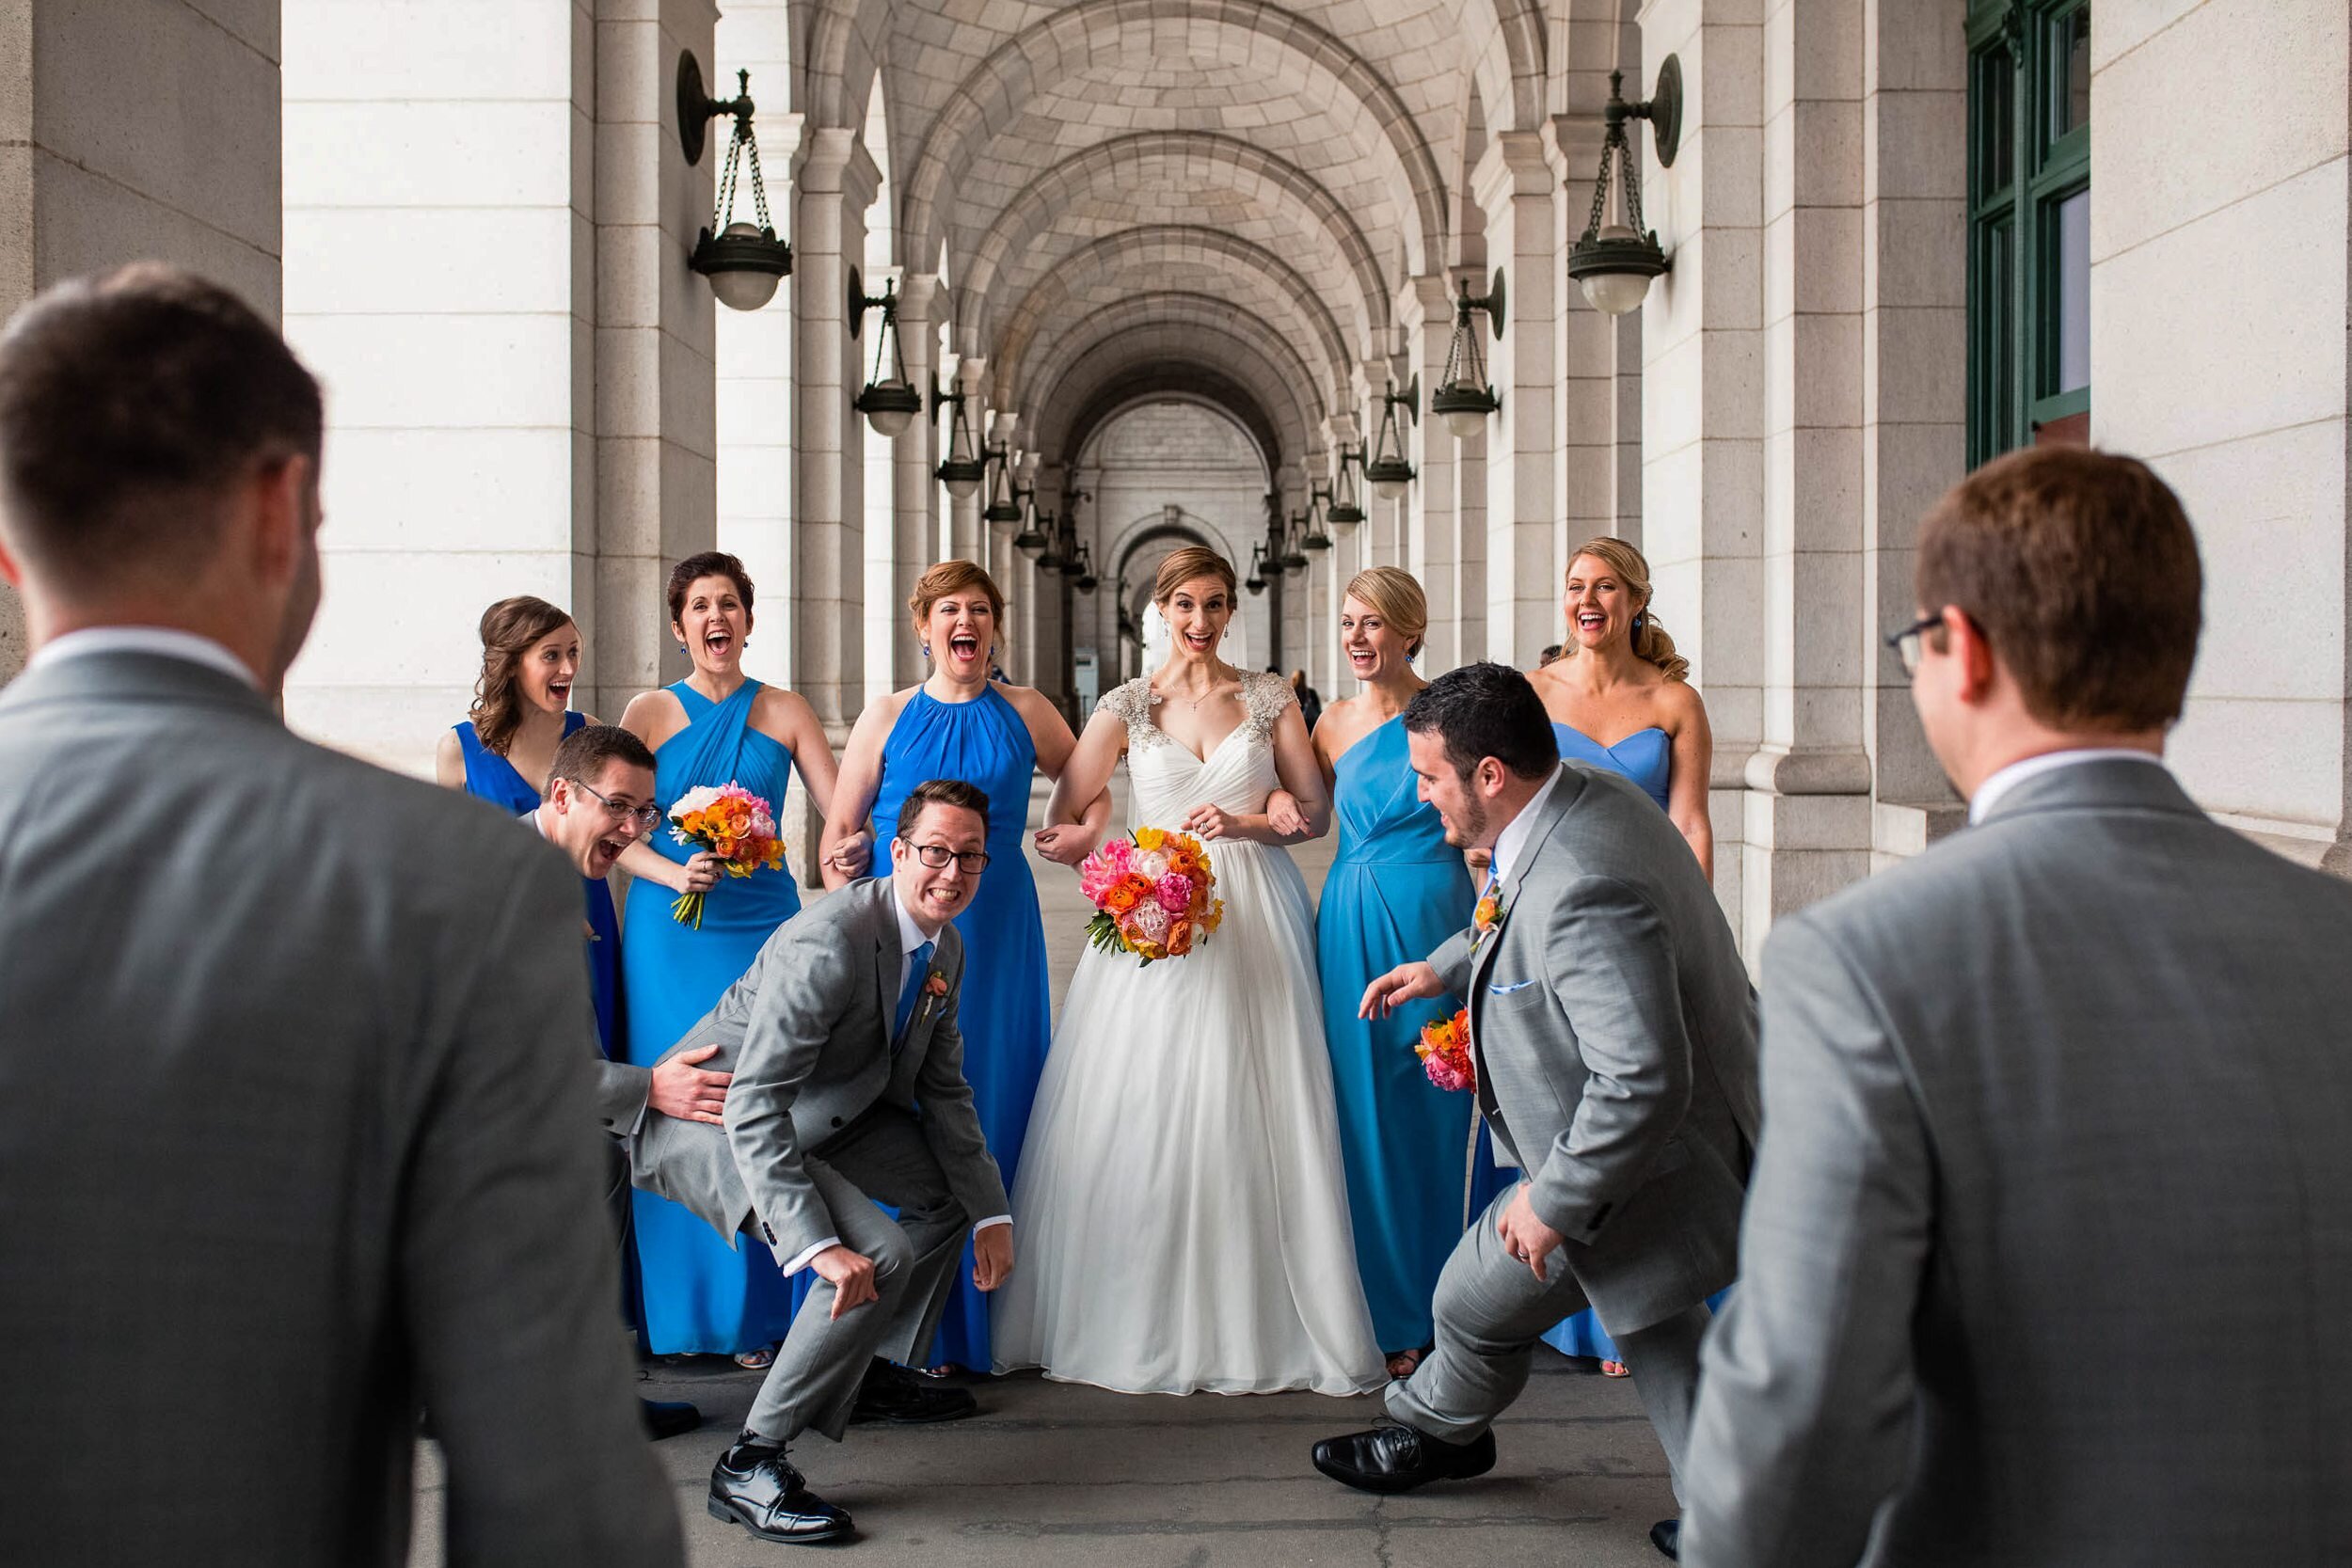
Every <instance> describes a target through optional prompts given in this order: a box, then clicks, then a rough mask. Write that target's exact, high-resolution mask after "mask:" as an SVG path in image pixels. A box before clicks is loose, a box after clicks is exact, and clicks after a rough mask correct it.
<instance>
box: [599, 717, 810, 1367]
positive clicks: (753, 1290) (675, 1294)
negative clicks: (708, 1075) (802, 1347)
mask: <svg viewBox="0 0 2352 1568" xmlns="http://www.w3.org/2000/svg"><path fill="white" fill-rule="evenodd" d="M759 689H760V687H759V682H757V681H754V680H747V681H745V682H744V683H743V684H742V685H741V686H740V687H739V688H738V689H736V691H735V693H734V695H733V696H730V697H729V698H728V699H727V700H726V701H725V702H723V703H713V702H712V701H711V700H710V699H709V698H707V697H706V696H704V695H703V694H702V693H701V692H699V691H696V690H695V689H693V688H692V687H691V686H689V685H687V684H686V683H685V682H684V681H680V682H678V683H677V684H676V685H675V686H673V687H671V688H670V689H669V690H670V694H671V695H672V696H674V697H675V698H676V699H677V700H678V703H679V704H680V705H682V706H683V707H684V708H685V709H686V720H687V726H686V728H684V729H682V730H680V731H678V732H677V734H675V735H674V736H670V738H669V739H667V740H665V741H663V742H662V743H661V748H660V750H659V751H657V752H655V753H654V799H655V800H657V801H658V802H660V806H661V809H662V811H663V812H664V813H665V814H666V813H667V812H668V811H669V809H670V806H671V804H672V803H673V802H674V801H675V800H677V798H678V797H679V796H681V795H683V794H685V793H686V792H687V791H688V790H690V789H692V788H695V787H697V786H698V785H702V784H728V783H734V784H741V785H742V786H743V787H744V788H745V789H748V790H750V791H751V792H752V793H753V794H755V795H757V796H759V797H760V798H761V799H763V800H767V801H768V802H769V803H770V804H771V806H774V807H775V808H776V809H777V810H779V811H781V810H782V809H783V806H784V792H785V787H786V785H787V784H789V783H790V781H791V774H792V753H791V752H788V751H787V750H786V749H785V747H784V746H783V745H781V744H780V743H779V742H777V741H775V740H774V739H772V738H771V737H770V736H764V735H762V734H760V733H759V732H758V731H756V730H755V729H753V728H752V727H751V717H752V704H753V702H754V700H755V699H756V698H757V696H758V695H759ZM644 842H645V843H647V844H650V845H652V846H653V847H654V848H655V849H656V850H657V851H658V852H660V853H661V854H664V855H667V856H668V857H669V858H670V859H672V860H674V861H675V862H677V863H679V864H681V865H682V864H684V863H686V861H687V859H688V857H690V856H691V854H692V853H693V850H692V848H691V847H688V846H685V845H681V844H679V843H678V842H677V841H676V840H675V839H674V838H672V837H671V836H670V831H669V829H668V827H667V826H666V825H665V826H663V827H661V828H660V829H657V830H656V831H655V832H653V833H652V834H650V835H648V836H647V837H646V839H645V840H644ZM673 896H674V895H672V894H671V892H670V890H669V889H668V888H665V887H663V886H661V885H660V884H659V883H656V882H645V883H641V884H639V885H638V886H636V887H634V888H632V889H631V890H630V893H629V897H628V905H627V908H626V909H625V910H624V911H623V914H622V923H623V931H624V937H623V941H622V943H621V974H622V981H623V984H622V996H623V999H624V1001H625V1003H626V1007H625V1009H624V1010H625V1012H626V1014H627V1022H626V1026H625V1030H624V1037H625V1038H626V1040H627V1042H628V1060H629V1061H631V1062H633V1063H635V1064H637V1065H639V1066H641V1067H650V1066H651V1065H652V1064H653V1063H654V1062H655V1061H657V1060H659V1059H660V1055H661V1053H663V1052H665V1051H667V1050H669V1049H670V1047H671V1046H673V1045H675V1044H676V1043H677V1041H678V1039H679V1038H680V1037H682V1036H683V1035H685V1033H686V1031H687V1030H688V1029H690V1028H691V1027H692V1026H693V1024H694V1022H695V1020H697V1019H699V1018H701V1017H702V1016H703V1014H705V1013H707V1012H708V1011H709V1010H710V1007H711V1005H712V1004H713V1003H715V1002H717V1001H718V1000H719V995H720V993H721V992H722V991H723V990H726V989H727V987H729V986H731V985H733V984H734V983H735V982H736V980H737V979H739V978H740V977H741V975H742V974H743V971H744V970H746V969H748V968H750V967H751V962H752V959H753V958H754V957H755V956H756V955H757V954H758V952H759V948H760V944H761V943H763V942H766V941H767V940H768V938H769V935H770V933H771V932H773V931H774V930H775V928H776V927H779V926H781V925H783V924H784V923H785V922H786V921H787V920H789V919H790V918H791V917H792V916H793V915H794V914H796V913H798V912H799V911H800V908H801V894H800V889H799V888H798V887H797V886H796V885H795V884H794V883H793V880H792V873H791V872H790V871H788V870H777V871H755V872H753V873H752V874H751V876H749V877H748V878H744V879H740V880H738V879H735V878H732V877H722V878H721V879H719V885H718V886H716V887H714V888H712V889H711V890H710V892H709V895H707V900H706V902H705V904H704V909H703V923H702V928H701V929H699V930H697V929H695V928H694V927H691V926H681V925H679V924H678V923H677V922H676V921H675V920H673V919H672V918H671V917H670V900H671V898H672V897H673ZM630 1196H631V1201H632V1203H633V1204H634V1209H635V1221H636V1230H637V1264H638V1274H639V1275H640V1277H641V1279H642V1280H643V1282H644V1284H643V1291H642V1295H643V1298H644V1300H643V1306H644V1324H645V1342H646V1348H647V1349H649V1350H651V1351H652V1352H653V1353H654V1354H658V1355H666V1354H679V1353H700V1354H734V1353H736V1352H738V1351H745V1350H751V1349H754V1348H755V1347H757V1346H761V1345H766V1344H770V1343H771V1342H773V1341H775V1340H778V1339H781V1338H784V1336H785V1331H786V1330H787V1329H788V1328H789V1327H790V1326H791V1324H792V1309H793V1307H794V1305H795V1303H794V1299H793V1296H794V1292H793V1290H792V1286H791V1283H790V1282H789V1281H787V1279H786V1278H785V1277H784V1275H782V1274H780V1273H779V1272H778V1271H777V1268H776V1261H775V1259H774V1257H773V1256H772V1255H771V1253H770V1252H769V1251H768V1248H767V1247H766V1246H765V1245H764V1244H763V1243H759V1242H757V1241H755V1240H754V1239H752V1238H751V1237H749V1236H738V1237H736V1238H734V1241H735V1243H736V1245H734V1246H729V1245H728V1244H727V1243H728V1238H726V1237H723V1236H721V1235H720V1234H719V1233H718V1232H717V1231H715V1230H713V1229H711V1228H710V1227H709V1226H708V1225H707V1223H705V1222H704V1221H703V1220H702V1219H700V1218H698V1217H697V1216H696V1215H695V1214H694V1213H693V1212H692V1211H691V1210H689V1209H685V1208H682V1207H680V1206H679V1205H677V1204H675V1203H672V1202H671V1201H670V1200H669V1199H667V1198H664V1197H657V1196H654V1195H653V1194H652V1193H647V1192H637V1193H633V1194H631V1195H630Z"/></svg>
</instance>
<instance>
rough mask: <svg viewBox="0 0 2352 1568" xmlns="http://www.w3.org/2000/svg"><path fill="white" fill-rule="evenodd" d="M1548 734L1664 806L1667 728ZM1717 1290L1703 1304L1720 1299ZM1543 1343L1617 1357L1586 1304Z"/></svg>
mask: <svg viewBox="0 0 2352 1568" xmlns="http://www.w3.org/2000/svg"><path fill="white" fill-rule="evenodd" d="M1551 733H1552V734H1553V735H1554V736H1557V737H1558V738H1559V741H1560V756H1561V760H1563V761H1565V762H1581V763H1584V764H1585V765H1587V766H1588V767H1593V768H1607V769H1609V770H1610V771H1611V772H1613V773H1622V774H1624V775H1625V776H1626V777H1627V778H1629V779H1631V780H1632V781H1633V782H1634V783H1635V784H1640V785H1641V786H1642V793H1643V794H1645V795H1647V796H1648V797H1649V798H1650V799H1651V800H1655V801H1657V802H1658V809H1659V810H1660V811H1664V810H1665V809H1666V799H1667V789H1668V786H1669V785H1671V784H1673V782H1674V742H1673V741H1672V740H1671V739H1670V738H1668V736H1667V735H1666V732H1665V731H1664V730H1661V729H1660V728H1658V727H1657V726H1656V725H1651V726H1650V727H1649V728H1647V729H1641V730H1635V731H1634V732H1633V733H1632V734H1631V735H1629V736H1626V737H1625V738H1624V739H1623V740H1620V741H1618V742H1617V743H1616V744H1615V745H1614V746H1603V745H1602V744H1601V743H1600V742H1599V741H1597V740H1595V739H1594V738H1593V737H1592V736H1589V735H1586V734H1585V733H1584V732H1583V731H1582V730H1580V729H1577V728H1575V727H1574V726H1572V725H1568V724H1563V723H1561V722H1559V721H1557V720H1554V721H1552V726H1551ZM1723 1299H1724V1298H1723V1296H1722V1295H1720V1294H1718V1295H1716V1296H1715V1297H1713V1298H1712V1299H1711V1300H1710V1301H1709V1302H1708V1305H1709V1306H1710V1307H1711V1306H1714V1305H1716V1304H1717V1303H1720V1302H1721V1301H1722V1300H1723ZM1544 1343H1546V1344H1548V1345H1549V1346H1550V1347H1551V1348H1552V1349H1554V1350H1556V1351H1561V1352H1563V1353H1565V1354H1569V1355H1597V1356H1599V1357H1600V1358H1601V1359H1602V1360H1604V1361H1614V1360H1616V1359H1617V1346H1616V1342H1615V1341H1614V1340H1613V1339H1611V1338H1609V1335H1608V1333H1607V1332H1606V1331H1605V1330H1604V1329H1602V1327H1601V1326H1600V1319H1599V1318H1597V1317H1596V1316H1595V1315H1594V1314H1593V1312H1592V1311H1591V1310H1590V1309H1589V1308H1588V1309H1586V1310H1584V1311H1582V1312H1579V1313H1578V1314H1576V1316H1574V1317H1572V1318H1563V1319H1561V1320H1560V1322H1559V1323H1555V1324H1553V1325H1552V1327H1551V1329H1550V1331H1549V1333H1547V1334H1546V1335H1545V1336H1544Z"/></svg>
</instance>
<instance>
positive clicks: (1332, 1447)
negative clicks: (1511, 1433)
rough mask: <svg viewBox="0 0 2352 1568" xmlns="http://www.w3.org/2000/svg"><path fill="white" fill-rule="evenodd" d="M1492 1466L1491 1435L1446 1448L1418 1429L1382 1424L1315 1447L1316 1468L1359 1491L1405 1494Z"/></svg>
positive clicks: (1461, 1478) (1463, 1478)
mask: <svg viewBox="0 0 2352 1568" xmlns="http://www.w3.org/2000/svg"><path fill="white" fill-rule="evenodd" d="M1494 1467H1495V1434H1494V1433H1492V1432H1482V1433H1479V1434H1478V1435H1477V1436H1475V1437H1473V1438H1471V1439H1470V1441H1469V1442H1467V1443H1449V1442H1447V1441H1445V1439H1443V1438H1441V1437H1432V1436H1430V1435H1429V1434H1428V1433H1425V1432H1422V1430H1420V1429H1419V1428H1418V1427H1408V1426H1406V1425H1405V1424H1404V1423H1402V1422H1398V1421H1383V1422H1381V1424H1380V1425H1378V1426H1376V1427H1374V1428H1373V1429H1372V1430H1371V1431H1369V1432H1351V1433H1348V1434H1347V1435H1346V1436H1344V1437H1327V1438H1325V1439H1324V1440H1323V1441H1322V1442H1320V1443H1317V1444H1316V1445H1315V1468H1316V1469H1318V1470H1321V1471H1322V1472H1323V1473H1324V1474H1325V1475H1327V1476H1329V1477H1330V1478H1331V1479H1332V1480H1333V1481H1338V1482H1339V1483H1340V1484H1342V1485H1343V1486H1353V1487H1354V1488H1356V1490H1357V1491H1359V1492H1409V1491H1411V1490H1412V1489H1413V1488H1414V1487H1416V1486H1421V1485H1424V1484H1426V1483H1427V1482H1429V1481H1467V1480H1468V1479H1470V1477H1471V1476H1483V1475H1485V1474H1486V1472H1487V1471H1489V1470H1491V1469H1493V1468H1494Z"/></svg>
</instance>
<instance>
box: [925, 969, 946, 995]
mask: <svg viewBox="0 0 2352 1568" xmlns="http://www.w3.org/2000/svg"><path fill="white" fill-rule="evenodd" d="M923 994H924V995H926V996H945V995H946V994H947V976H946V975H945V974H941V973H940V972H939V971H937V970H935V969H934V970H932V971H931V975H930V979H928V980H926V981H924V982H923Z"/></svg>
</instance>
